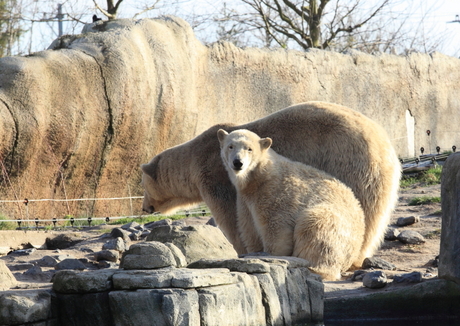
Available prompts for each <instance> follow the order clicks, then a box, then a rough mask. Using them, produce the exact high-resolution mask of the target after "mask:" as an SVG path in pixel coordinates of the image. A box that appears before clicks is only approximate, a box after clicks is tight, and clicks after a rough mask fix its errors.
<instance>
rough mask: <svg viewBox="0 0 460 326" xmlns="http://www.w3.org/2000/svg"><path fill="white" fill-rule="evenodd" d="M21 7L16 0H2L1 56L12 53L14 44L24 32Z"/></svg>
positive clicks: (0, 2) (0, 23) (0, 18)
mask: <svg viewBox="0 0 460 326" xmlns="http://www.w3.org/2000/svg"><path fill="white" fill-rule="evenodd" d="M20 10H21V8H20V7H18V6H17V1H15V0H0V57H3V56H4V55H8V56H9V55H11V54H12V53H13V46H14V45H15V43H16V41H17V40H18V39H19V38H20V37H21V35H22V34H23V33H24V29H23V27H22V26H21V11H20Z"/></svg>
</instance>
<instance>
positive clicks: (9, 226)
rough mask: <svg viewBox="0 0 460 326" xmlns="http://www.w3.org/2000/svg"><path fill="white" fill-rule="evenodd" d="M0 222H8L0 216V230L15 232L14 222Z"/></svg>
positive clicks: (15, 225) (4, 217) (15, 224)
mask: <svg viewBox="0 0 460 326" xmlns="http://www.w3.org/2000/svg"><path fill="white" fill-rule="evenodd" d="M2 220H9V218H7V217H6V216H3V215H0V230H16V228H17V227H18V224H17V223H14V222H2Z"/></svg>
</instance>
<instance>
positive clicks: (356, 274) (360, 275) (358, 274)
mask: <svg viewBox="0 0 460 326" xmlns="http://www.w3.org/2000/svg"><path fill="white" fill-rule="evenodd" d="M366 273H368V272H366V271H363V270H357V271H354V272H353V275H352V276H351V281H352V282H356V281H362V280H363V277H364V275H366Z"/></svg>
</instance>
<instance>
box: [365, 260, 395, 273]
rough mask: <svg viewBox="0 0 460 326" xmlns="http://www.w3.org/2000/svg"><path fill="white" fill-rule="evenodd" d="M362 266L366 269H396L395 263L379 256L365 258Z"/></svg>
mask: <svg viewBox="0 0 460 326" xmlns="http://www.w3.org/2000/svg"><path fill="white" fill-rule="evenodd" d="M362 267H363V268H364V269H368V268H375V269H384V270H390V271H393V270H395V269H396V266H395V265H393V264H392V263H389V262H387V261H385V260H383V259H381V258H378V257H370V258H365V259H364V261H363V266H362Z"/></svg>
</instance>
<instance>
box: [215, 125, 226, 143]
mask: <svg viewBox="0 0 460 326" xmlns="http://www.w3.org/2000/svg"><path fill="white" fill-rule="evenodd" d="M227 135H228V132H226V131H225V130H224V129H219V130H218V131H217V138H219V143H220V144H221V145H222V143H223V141H224V140H225V137H227Z"/></svg>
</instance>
